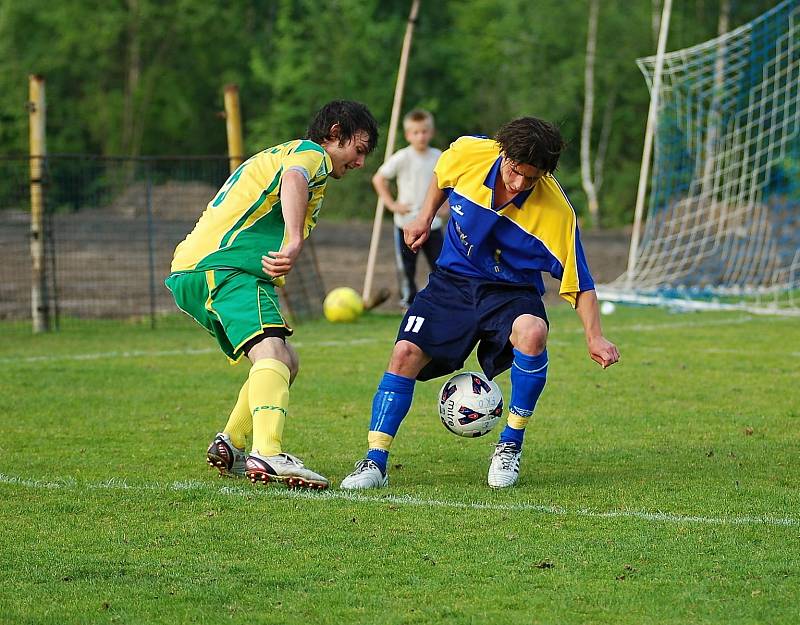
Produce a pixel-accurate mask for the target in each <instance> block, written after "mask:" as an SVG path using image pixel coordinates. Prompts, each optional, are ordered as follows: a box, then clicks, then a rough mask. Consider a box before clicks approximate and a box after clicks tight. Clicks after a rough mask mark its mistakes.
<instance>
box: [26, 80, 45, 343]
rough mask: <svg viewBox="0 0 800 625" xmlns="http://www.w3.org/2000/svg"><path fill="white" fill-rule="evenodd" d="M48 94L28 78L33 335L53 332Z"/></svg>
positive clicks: (42, 82)
mask: <svg viewBox="0 0 800 625" xmlns="http://www.w3.org/2000/svg"><path fill="white" fill-rule="evenodd" d="M45 113H46V110H45V92H44V77H43V76H37V75H30V76H29V77H28V118H29V121H30V134H29V143H30V161H31V163H30V166H31V178H30V186H31V230H30V237H31V267H32V272H31V320H32V322H33V331H34V332H36V333H38V332H46V331H47V330H48V329H49V323H48V314H47V291H46V288H45V287H46V284H47V283H46V281H45V267H44V185H43V181H42V176H43V175H44V159H45V156H46V154H47V147H46V143H45Z"/></svg>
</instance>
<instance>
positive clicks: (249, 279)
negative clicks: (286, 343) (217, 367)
mask: <svg viewBox="0 0 800 625" xmlns="http://www.w3.org/2000/svg"><path fill="white" fill-rule="evenodd" d="M164 284H166V285H167V288H168V289H169V290H170V291H171V292H172V296H173V297H174V298H175V303H176V304H177V305H178V308H180V309H181V310H182V311H183V312H185V313H186V314H187V315H189V316H190V317H192V318H193V319H194V320H195V321H197V323H199V324H200V325H201V326H203V327H204V328H205V329H206V330H207V331H208V332H209V333H211V334H213V335H214V337H215V338H216V339H217V342H218V343H219V346H220V347H221V348H222V351H223V352H225V355H226V356H227V357H228V358H229V359H230V360H231V361H232V362H237V361H238V360H239V359H240V358H241V357H242V353H243V352H242V348H243V347H244V346H245V344H246V343H247V342H248V341H249V340H250V339H253V338H255V337H257V336H258V335H259V334H262V333H263V332H264V330H265V329H267V328H275V329H277V330H282V331H283V336H289V335H291V334H292V329H291V328H290V327H289V325H288V324H287V323H286V320H285V319H284V318H283V315H282V314H281V306H280V303H279V302H278V295H277V293H275V287H274V286H273V285H272V283H271V282H270V281H269V280H262V279H261V278H257V277H256V276H254V275H252V274H249V273H245V272H243V271H239V270H236V269H213V270H208V271H188V272H182V273H173V274H172V275H170V276H169V277H168V278H167V279H166V280H165V281H164Z"/></svg>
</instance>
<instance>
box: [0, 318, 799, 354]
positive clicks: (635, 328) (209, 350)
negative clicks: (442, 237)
mask: <svg viewBox="0 0 800 625" xmlns="http://www.w3.org/2000/svg"><path fill="white" fill-rule="evenodd" d="M783 320H784V318H783V317H778V318H776V319H775V321H783ZM750 321H763V319H762V318H760V317H752V316H744V317H735V318H733V319H715V320H708V321H697V322H690V321H681V322H676V323H663V324H652V325H646V324H637V325H630V326H617V327H613V330H612V331H613V332H614V333H618V332H655V331H659V330H672V329H678V328H699V327H707V326H720V325H731V324H740V323H748V322H750ZM609 325H610V324H609ZM573 333H576V334H582V333H583V330H582V329H580V328H577V329H575V330H573ZM383 341H387V339H386V338H363V339H351V340H347V341H319V342H316V343H314V347H344V346H352V345H364V344H368V343H377V342H383ZM548 343H549V344H551V345H566V343H565V342H561V341H559V340H558V339H550V340H549V341H548ZM387 344H389V343H387ZM292 345H293V346H294V347H298V348H303V347H306V344H304V343H303V342H302V341H297V342H295V341H292ZM698 351H701V352H704V353H717V352H719V353H727V351H723V350H721V349H715V348H710V349H707V350H698ZM730 351H731V352H733V353H738V352H737V350H730ZM215 353H219V348H217V347H206V348H202V349H191V348H186V349H166V350H153V351H146V350H130V351H124V352H118V351H108V352H91V353H86V354H64V355H55V356H54V355H50V356H6V357H3V358H0V364H19V363H35V362H59V361H65V360H66V361H69V360H73V361H74V360H78V361H80V360H100V359H103V358H158V357H161V356H195V355H201V354H215ZM788 355H789V356H794V357H798V356H800V352H791V353H789V354H788Z"/></svg>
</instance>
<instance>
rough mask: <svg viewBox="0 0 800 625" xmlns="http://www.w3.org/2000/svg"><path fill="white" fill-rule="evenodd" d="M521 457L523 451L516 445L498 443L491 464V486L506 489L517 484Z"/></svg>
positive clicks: (489, 477)
mask: <svg viewBox="0 0 800 625" xmlns="http://www.w3.org/2000/svg"><path fill="white" fill-rule="evenodd" d="M521 457H522V449H521V448H520V447H518V446H517V444H516V443H497V445H495V448H494V453H493V454H492V458H491V463H490V464H489V476H488V478H487V481H488V482H489V486H491V487H492V488H506V487H507V486H513V485H514V484H516V483H517V478H519V461H520V458H521Z"/></svg>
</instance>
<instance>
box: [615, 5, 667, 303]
mask: <svg viewBox="0 0 800 625" xmlns="http://www.w3.org/2000/svg"><path fill="white" fill-rule="evenodd" d="M671 11H672V0H664V8H663V10H662V12H661V32H660V33H659V35H658V49H657V51H656V65H655V69H654V71H653V86H652V89H651V91H650V109H649V110H648V112H647V128H646V129H645V132H644V148H643V150H642V164H641V167H640V169H639V188H638V190H637V193H636V209H635V211H634V215H633V231H632V232H631V247H630V249H629V250H628V271H627V272H626V277H625V283H626V285H627V287H628V288H631V286H632V285H633V282H634V277H635V275H636V260H637V258H636V257H637V255H638V253H639V231H640V230H641V225H642V215H643V214H644V196H645V193H646V191H647V182H648V177H649V175H650V158H651V155H652V152H653V135H654V133H655V126H656V115H658V92H659V90H660V89H661V73H662V70H663V69H664V50H665V49H666V47H667V34H668V33H669V17H670V12H671Z"/></svg>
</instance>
